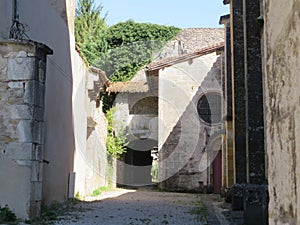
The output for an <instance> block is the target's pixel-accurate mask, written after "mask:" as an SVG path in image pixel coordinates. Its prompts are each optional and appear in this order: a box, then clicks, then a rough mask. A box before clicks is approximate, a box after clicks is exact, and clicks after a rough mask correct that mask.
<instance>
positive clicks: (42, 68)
mask: <svg viewBox="0 0 300 225" xmlns="http://www.w3.org/2000/svg"><path fill="white" fill-rule="evenodd" d="M38 81H39V82H41V83H45V81H46V63H45V62H44V61H42V60H40V61H39V74H38Z"/></svg>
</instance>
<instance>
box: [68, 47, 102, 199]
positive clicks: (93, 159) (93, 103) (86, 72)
mask: <svg viewBox="0 0 300 225" xmlns="http://www.w3.org/2000/svg"><path fill="white" fill-rule="evenodd" d="M72 59H73V70H74V73H73V95H72V102H73V106H72V107H73V121H74V123H73V128H74V136H75V152H74V168H73V170H72V171H70V172H73V173H74V174H75V179H74V182H73V183H72V182H70V184H69V188H70V187H71V189H70V193H69V197H74V196H75V195H76V194H77V195H79V196H80V197H82V198H84V197H85V196H88V195H91V194H92V193H93V191H94V190H95V189H97V188H99V187H101V186H106V185H107V183H108V180H107V176H106V175H107V174H106V169H107V154H106V136H107V121H106V118H105V115H104V113H103V112H102V102H100V99H99V90H100V88H102V87H103V86H104V82H105V81H104V80H102V76H101V73H103V72H102V71H101V70H99V69H97V68H88V67H87V66H86V64H85V62H84V61H83V59H82V58H81V57H80V55H79V54H78V52H75V51H74V52H73V55H72Z"/></svg>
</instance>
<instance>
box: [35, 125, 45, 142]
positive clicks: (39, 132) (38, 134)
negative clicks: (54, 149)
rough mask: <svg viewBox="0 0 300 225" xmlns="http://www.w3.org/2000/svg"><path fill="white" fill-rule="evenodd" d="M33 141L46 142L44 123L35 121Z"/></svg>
mask: <svg viewBox="0 0 300 225" xmlns="http://www.w3.org/2000/svg"><path fill="white" fill-rule="evenodd" d="M32 141H33V142H34V143H36V144H43V143H44V123H43V122H36V121H34V122H33V124H32Z"/></svg>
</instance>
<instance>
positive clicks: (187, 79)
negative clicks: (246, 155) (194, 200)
mask: <svg viewBox="0 0 300 225" xmlns="http://www.w3.org/2000/svg"><path fill="white" fill-rule="evenodd" d="M223 40H224V31H223V29H218V28H217V29H204V28H197V29H196V28H192V29H183V30H182V31H181V32H180V33H179V35H178V36H177V37H175V38H174V40H172V41H170V42H169V43H168V44H167V45H166V47H165V48H164V49H163V50H162V51H161V52H160V53H159V54H158V55H157V57H156V60H155V62H153V63H151V64H149V65H147V66H146V68H145V69H144V70H142V71H140V72H139V73H138V74H137V75H136V76H135V77H134V78H133V79H132V80H131V81H130V82H125V83H112V84H111V86H110V87H108V89H107V91H108V92H113V93H118V94H117V97H116V100H115V106H116V108H117V110H116V113H115V118H116V119H117V120H118V121H119V125H120V124H122V125H121V126H122V127H123V128H124V127H125V128H126V130H127V134H128V141H129V146H128V152H127V153H126V154H124V158H122V159H121V160H119V163H118V165H119V167H118V176H117V183H119V184H125V185H142V184H150V183H151V177H150V171H151V158H150V156H151V149H153V147H155V148H158V152H159V153H158V154H159V161H158V162H156V161H154V163H158V174H159V175H158V182H160V188H163V189H169V190H180V191H201V190H200V189H201V188H202V189H205V190H206V189H207V188H208V187H213V186H215V187H216V189H215V191H216V192H219V191H220V187H221V171H220V170H221V161H222V157H221V153H220V154H218V151H219V150H221V133H222V128H223V125H222V121H221V114H220V113H221V108H220V107H219V108H218V106H220V104H221V102H222V101H221V92H222V90H221V70H222V68H221V67H222V59H223V58H222V57H221V56H220V55H219V53H220V52H221V50H222V49H223V43H220V42H222V41H223ZM217 53H218V54H217ZM174 96H176V98H174ZM179 96H181V97H180V98H179ZM214 101H217V102H214ZM197 105H198V108H199V109H198V110H197ZM204 106H206V107H207V106H211V107H214V109H213V110H212V111H215V114H213V115H210V113H208V111H210V109H208V108H205V107H204ZM205 110H206V111H205ZM217 112H219V113H217ZM199 113H200V114H204V115H202V117H204V118H203V119H201V118H199ZM208 114H209V115H208ZM210 116H211V117H210ZM212 120H213V121H212ZM191 124H193V125H195V126H190V125H191ZM191 127H194V130H193V129H191ZM184 128H185V129H184ZM179 140H184V141H181V142H180V141H179ZM145 146H147V147H145ZM146 148H147V149H146ZM213 150H216V151H213ZM172 152H173V153H174V154H171V153H172ZM152 156H153V155H152ZM215 156H218V157H217V159H218V160H219V161H218V162H216V161H215V163H214V162H213V161H214V158H215ZM153 166H154V165H153ZM214 171H215V173H214ZM217 171H218V172H217ZM217 174H218V175H219V178H217V177H215V182H213V178H214V175H215V176H216V175H217ZM217 180H218V182H216V181H217ZM213 183H215V185H213ZM217 183H218V186H219V188H217Z"/></svg>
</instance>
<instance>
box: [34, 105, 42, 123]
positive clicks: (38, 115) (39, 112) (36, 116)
mask: <svg viewBox="0 0 300 225" xmlns="http://www.w3.org/2000/svg"><path fill="white" fill-rule="evenodd" d="M33 115H34V118H33V119H34V120H36V121H39V122H42V121H44V109H42V108H39V107H34V109H33Z"/></svg>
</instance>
